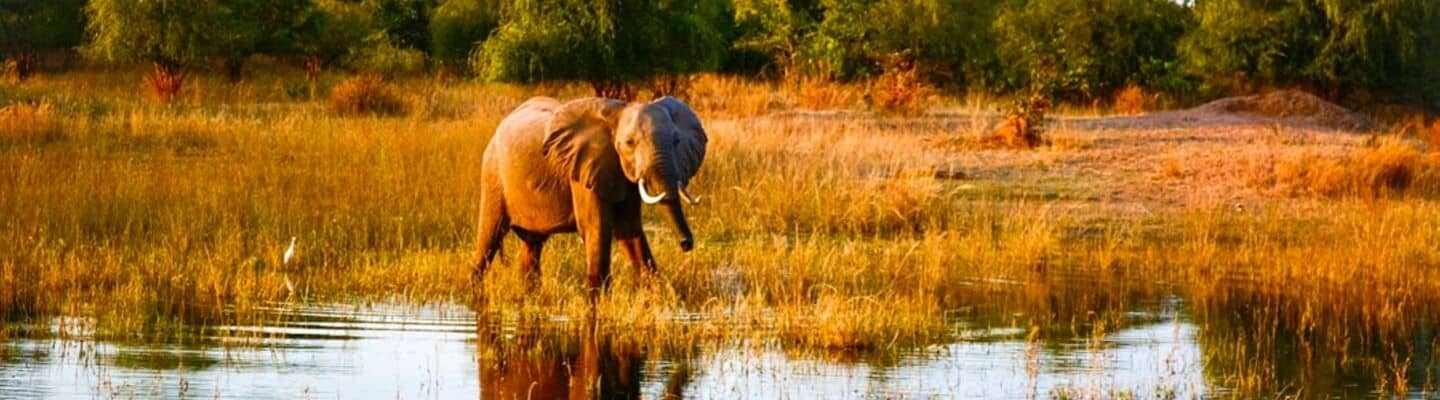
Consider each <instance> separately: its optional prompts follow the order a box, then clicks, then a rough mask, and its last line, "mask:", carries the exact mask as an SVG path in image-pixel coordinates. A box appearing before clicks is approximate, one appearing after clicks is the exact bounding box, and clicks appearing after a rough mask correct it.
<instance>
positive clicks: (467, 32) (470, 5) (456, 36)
mask: <svg viewBox="0 0 1440 400" xmlns="http://www.w3.org/2000/svg"><path fill="white" fill-rule="evenodd" d="M430 14H431V15H430V55H431V56H432V57H434V58H435V59H436V60H439V61H440V62H441V63H444V64H448V65H452V66H453V65H460V64H463V63H464V62H465V61H466V59H467V58H469V57H470V51H471V50H474V49H475V47H476V46H477V45H478V44H479V43H481V42H483V41H485V38H487V37H489V36H490V32H491V31H493V30H495V27H497V26H499V25H500V4H499V1H498V0H444V1H441V2H440V5H439V6H436V7H435V10H434V11H432V12H431V13H430Z"/></svg>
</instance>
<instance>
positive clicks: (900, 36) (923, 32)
mask: <svg viewBox="0 0 1440 400" xmlns="http://www.w3.org/2000/svg"><path fill="white" fill-rule="evenodd" d="M999 3H1000V1H998V0H984V1H963V0H927V1H910V0H881V1H857V0H826V1H825V2H824V4H825V6H826V8H825V14H824V19H823V21H821V22H820V23H819V25H818V27H817V29H816V32H815V34H814V35H811V36H810V38H809V40H807V41H806V43H805V46H804V50H803V53H804V54H803V55H804V57H805V58H806V60H807V61H808V64H809V65H810V66H811V67H812V72H816V73H819V74H821V75H822V76H833V77H836V78H840V79H856V78H861V77H866V76H871V75H875V74H877V73H880V72H882V70H883V66H882V64H883V63H884V61H885V60H886V59H887V58H890V57H893V56H894V55H897V54H906V55H908V57H910V58H912V59H913V60H914V61H915V62H916V63H918V64H919V65H922V66H928V67H929V68H927V69H928V71H926V72H927V73H928V74H929V75H935V76H933V77H934V78H940V79H943V80H946V81H951V82H955V83H957V84H964V83H965V82H969V81H972V80H978V79H979V78H981V77H982V76H983V75H984V72H983V71H984V69H985V67H986V65H987V64H988V63H989V62H991V60H992V51H991V48H992V47H993V45H992V44H991V43H990V42H991V38H990V32H989V23H990V21H991V20H992V19H993V18H994V15H995V12H996V10H997V8H998V5H999Z"/></svg>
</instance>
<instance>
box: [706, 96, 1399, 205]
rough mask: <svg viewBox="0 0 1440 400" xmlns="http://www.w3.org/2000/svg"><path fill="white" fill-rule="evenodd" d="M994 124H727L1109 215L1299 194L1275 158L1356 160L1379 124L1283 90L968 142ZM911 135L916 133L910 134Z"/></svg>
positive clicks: (847, 117) (973, 119)
mask: <svg viewBox="0 0 1440 400" xmlns="http://www.w3.org/2000/svg"><path fill="white" fill-rule="evenodd" d="M999 119H1000V115H999V114H996V113H992V112H984V111H977V110H965V109H959V110H938V111H934V112H930V113H927V114H925V115H923V116H920V117H909V118H899V117H895V118H891V117H884V116H877V115H872V114H864V113H852V112H843V111H826V112H806V111H798V112H788V113H780V114H773V115H770V116H766V117H758V118H750V119H742V120H736V121H727V122H726V123H734V124H737V125H749V124H760V125H766V126H768V125H772V124H778V125H782V126H785V129H780V130H779V131H780V132H790V131H795V132H808V131H821V132H833V131H847V132H853V131H857V130H859V131H864V132H870V133H871V134H873V135H877V136H880V137H882V138H884V139H880V140H876V141H875V143H868V144H861V145H862V146H863V145H869V146H896V147H911V146H914V147H916V148H917V149H918V150H917V151H913V152H905V153H903V155H902V156H901V157H904V158H905V159H906V162H907V163H908V164H909V165H910V166H911V168H908V169H909V170H910V172H908V173H910V174H912V175H913V174H914V171H921V173H922V174H923V173H927V172H928V173H933V176H934V177H935V179H937V180H941V181H946V182H953V183H954V187H955V189H954V193H955V194H957V195H960V196H964V195H965V194H966V192H967V191H968V192H973V193H972V194H973V196H970V197H984V196H988V195H991V194H993V193H997V190H998V192H999V193H1002V194H1001V196H1006V197H1010V196H1022V197H1028V198H1034V199H1035V200H1045V201H1049V202H1052V203H1054V202H1059V203H1068V204H1072V205H1077V206H1078V205H1084V206H1087V207H1093V206H1098V207H1099V208H1100V209H1102V210H1104V212H1105V213H1106V214H1109V216H1110V217H1115V216H1119V215H1116V213H1118V214H1121V215H1125V214H1132V213H1138V214H1150V213H1152V212H1155V211H1163V210H1174V209H1177V208H1184V207H1194V206H1217V205H1224V206H1227V207H1236V208H1243V207H1245V206H1246V205H1247V204H1254V203H1267V202H1268V203H1274V202H1293V201H1292V200H1295V199H1297V198H1304V197H1305V194H1304V193H1301V192H1299V191H1297V190H1295V189H1294V188H1289V187H1286V186H1285V185H1284V184H1283V183H1277V182H1276V180H1275V177H1274V176H1275V174H1276V168H1277V165H1284V164H1287V163H1295V162H1299V161H1300V160H1302V159H1305V158H1315V157H1319V158H1329V159H1336V160H1339V159H1345V158H1349V157H1353V156H1354V155H1355V154H1357V153H1358V152H1359V151H1361V150H1363V149H1365V148H1367V146H1371V145H1373V143H1374V142H1375V140H1376V138H1375V137H1374V135H1372V133H1375V132H1379V130H1380V129H1382V128H1381V127H1380V126H1379V125H1378V124H1376V123H1374V122H1372V121H1370V120H1369V119H1368V118H1366V117H1364V116H1362V115H1359V114H1356V113H1352V112H1350V111H1348V110H1345V109H1344V108H1342V107H1339V106H1336V105H1334V104H1331V103H1328V102H1325V101H1324V100H1321V99H1318V98H1315V97H1314V96H1310V95H1308V94H1305V93H1302V92H1289V91H1282V92H1274V93H1271V94H1267V95H1261V96H1251V97H1241V98H1228V99H1222V100H1217V101H1215V102H1212V103H1209V104H1206V105H1203V106H1200V107H1196V108H1193V109H1188V110H1179V111H1164V112H1153V113H1147V114H1141V115H1132V116H1063V115H1062V116H1052V117H1050V118H1049V120H1048V123H1047V126H1046V127H1045V129H1046V136H1047V138H1048V139H1049V141H1050V144H1049V145H1046V146H1041V147H1038V148H1035V149H1019V150H1017V149H994V148H986V147H984V146H978V145H976V144H977V143H979V142H980V141H981V140H980V138H981V137H982V136H983V135H984V134H985V133H986V132H987V131H988V129H990V127H991V126H993V125H994V124H995V123H996V122H997V121H999ZM914 136H919V137H920V138H919V140H910V139H906V137H914ZM836 140H840V139H838V138H836ZM820 142H821V144H819V146H824V145H826V144H830V145H834V146H841V145H847V146H849V145H854V143H841V142H838V141H837V142H829V143H826V142H824V141H823V139H822V140H820ZM862 169H863V167H862ZM892 173H895V174H905V173H907V172H903V171H902V172H893V171H892Z"/></svg>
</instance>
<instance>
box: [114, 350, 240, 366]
mask: <svg viewBox="0 0 1440 400" xmlns="http://www.w3.org/2000/svg"><path fill="white" fill-rule="evenodd" d="M107 364H109V365H112V366H114V367H118V368H134V369H145V370H154V371H171V370H177V369H180V370H185V371H200V370H204V369H208V368H210V367H213V366H215V365H217V364H220V361H219V360H215V359H212V358H208V357H205V356H204V354H203V353H202V352H192V351H172V350H168V349H155V350H153V351H121V352H119V353H116V354H115V356H114V358H113V359H111V360H109V362H108V363H107Z"/></svg>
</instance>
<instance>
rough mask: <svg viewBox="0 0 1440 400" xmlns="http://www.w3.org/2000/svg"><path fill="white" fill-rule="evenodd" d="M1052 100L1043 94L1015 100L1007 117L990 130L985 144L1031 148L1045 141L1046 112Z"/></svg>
mask: <svg viewBox="0 0 1440 400" xmlns="http://www.w3.org/2000/svg"><path fill="white" fill-rule="evenodd" d="M1049 108H1050V101H1049V100H1048V99H1046V98H1045V97H1044V96H1041V95H1032V96H1030V97H1029V98H1025V99H1019V100H1016V101H1015V106H1014V107H1013V108H1012V109H1011V110H1010V113H1009V114H1007V115H1006V116H1005V119H1003V120H1001V121H1000V124H999V125H996V126H995V129H994V130H991V131H990V135H989V136H986V137H985V139H984V144H985V145H987V146H990V147H1001V148H1012V149H1029V148H1034V147H1036V146H1039V145H1041V144H1044V143H1045V138H1044V137H1043V136H1042V135H1041V134H1042V133H1043V132H1044V130H1045V112H1046V111H1047V110H1048V109H1049Z"/></svg>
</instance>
